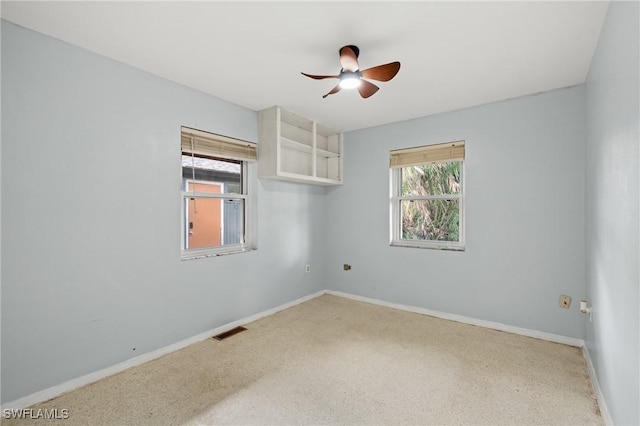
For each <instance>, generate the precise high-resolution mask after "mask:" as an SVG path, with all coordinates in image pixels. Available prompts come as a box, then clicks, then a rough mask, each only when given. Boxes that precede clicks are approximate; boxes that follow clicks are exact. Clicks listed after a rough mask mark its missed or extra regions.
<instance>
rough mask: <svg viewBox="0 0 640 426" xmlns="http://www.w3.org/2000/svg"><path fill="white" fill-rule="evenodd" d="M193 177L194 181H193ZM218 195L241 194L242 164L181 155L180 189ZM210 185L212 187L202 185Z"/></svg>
mask: <svg viewBox="0 0 640 426" xmlns="http://www.w3.org/2000/svg"><path fill="white" fill-rule="evenodd" d="M194 175H195V179H194ZM194 182H195V190H196V192H197V191H200V190H201V189H203V191H202V192H216V193H220V194H242V162H239V161H233V160H218V159H215V158H207V157H199V156H194V157H193V158H192V157H191V155H184V154H183V155H182V189H183V190H184V191H193V190H194V185H193V183H194ZM207 184H210V185H211V186H212V187H215V189H214V188H212V187H207V186H203V185H207Z"/></svg>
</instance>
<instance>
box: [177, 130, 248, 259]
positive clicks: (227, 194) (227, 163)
mask: <svg viewBox="0 0 640 426" xmlns="http://www.w3.org/2000/svg"><path fill="white" fill-rule="evenodd" d="M181 147H182V258H183V259H192V258H197V257H206V256H215V255H220V254H228V253H237V252H242V251H246V250H248V249H249V247H250V244H249V235H248V233H249V232H248V226H247V224H248V223H249V222H248V217H249V210H250V207H251V206H250V202H249V198H248V191H247V187H248V185H247V184H248V179H247V174H248V170H247V169H248V167H247V166H248V162H249V161H255V160H256V147H255V144H253V143H251V142H245V141H241V140H238V139H232V138H228V137H225V136H220V135H215V134H212V133H206V132H202V131H199V130H195V129H190V128H187V127H183V128H182V129H181Z"/></svg>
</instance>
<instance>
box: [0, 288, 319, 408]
mask: <svg viewBox="0 0 640 426" xmlns="http://www.w3.org/2000/svg"><path fill="white" fill-rule="evenodd" d="M323 294H325V291H324V290H322V291H319V292H317V293H313V294H309V295H307V296H304V297H301V298H300V299H296V300H294V301H292V302H288V303H285V304H283V305H280V306H276V307H275V308H271V309H267V310H266V311H262V312H259V313H257V314H254V315H251V316H249V317H246V318H243V319H239V320H237V321H234V322H231V323H229V324H225V325H222V326H220V327H216V328H214V329H213V330H209V331H205V332H204V333H200V334H197V335H195V336H192V337H189V338H187V339H184V340H182V341H180V342H177V343H174V344H172V345H169V346H165V347H162V348H159V349H156V350H154V351H151V352H147V353H146V354H143V355H140V356H137V357H135V358H131V359H128V360H126V361H123V362H120V363H118V364H115V365H112V366H110V367H107V368H103V369H102V370H98V371H94V372H93V373H89V374H86V375H84V376H81V377H78V378H75V379H72V380H69V381H66V382H64V383H61V384H59V385H56V386H52V387H50V388H47V389H44V390H41V391H38V392H35V393H33V394H31V395H27V396H25V397H22V398H19V399H16V400H15V401H10V402H7V403H6V404H2V407H1V408H0V410H5V409H21V408H26V407H29V406H31V405H33V404H37V403H39V402H44V401H48V400H50V399H52V398H55V397H57V396H60V395H62V394H64V393H67V392H70V391H72V390H74V389H77V388H79V387H82V386H86V385H88V384H91V383H94V382H96V381H98V380H100V379H103V378H105V377H108V376H111V375H114V374H116V373H120V372H121V371H124V370H126V369H128V368H131V367H135V366H137V365H141V364H144V363H145V362H149V361H152V360H154V359H156V358H160V357H161V356H162V355H166V354H168V353H171V352H175V351H177V350H180V349H182V348H186V347H187V346H189V345H192V344H194V343H197V342H200V341H202V340H205V339H208V338H209V337H212V336H215V335H218V334H220V333H224V332H225V331H228V330H231V329H232V328H235V327H238V326H240V325H243V324H247V323H250V322H253V321H256V320H259V319H260V318H264V317H267V316H269V315H273V314H275V313H276V312H280V311H283V310H285V309H288V308H291V307H293V306H296V305H299V304H301V303H304V302H306V301H308V300H311V299H313V298H316V297H318V296H322V295H323Z"/></svg>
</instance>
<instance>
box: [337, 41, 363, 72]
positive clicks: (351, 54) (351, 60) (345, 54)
mask: <svg viewBox="0 0 640 426" xmlns="http://www.w3.org/2000/svg"><path fill="white" fill-rule="evenodd" d="M340 65H342V69H343V70H345V71H351V72H355V71H358V67H359V66H358V55H357V54H356V52H355V51H354V50H353V49H352V48H351V46H344V47H343V48H342V49H340Z"/></svg>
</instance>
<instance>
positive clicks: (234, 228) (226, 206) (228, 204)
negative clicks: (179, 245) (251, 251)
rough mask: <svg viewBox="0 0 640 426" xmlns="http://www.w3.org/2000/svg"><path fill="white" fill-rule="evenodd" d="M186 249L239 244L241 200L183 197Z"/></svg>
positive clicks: (241, 212)
mask: <svg viewBox="0 0 640 426" xmlns="http://www.w3.org/2000/svg"><path fill="white" fill-rule="evenodd" d="M184 209H185V223H184V225H183V226H184V227H185V229H186V231H187V232H186V233H185V241H184V245H185V248H186V249H198V248H206V247H219V246H227V245H234V244H241V243H243V242H244V241H243V240H244V200H233V199H221V198H200V197H185V198H184Z"/></svg>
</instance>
